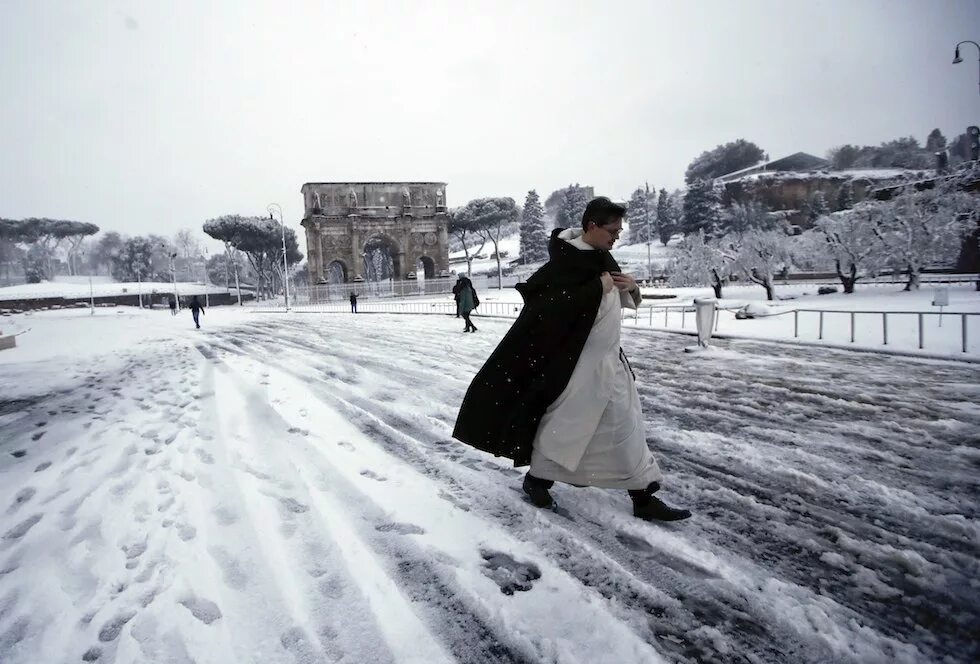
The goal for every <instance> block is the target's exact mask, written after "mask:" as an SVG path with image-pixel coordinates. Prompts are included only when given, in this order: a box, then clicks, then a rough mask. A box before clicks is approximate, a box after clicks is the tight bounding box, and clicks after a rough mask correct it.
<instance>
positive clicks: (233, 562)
mask: <svg viewBox="0 0 980 664" xmlns="http://www.w3.org/2000/svg"><path fill="white" fill-rule="evenodd" d="M208 553H210V554H211V557H212V558H214V561H215V562H216V563H217V564H218V567H220V568H221V576H222V579H223V580H224V582H225V583H226V584H227V585H228V586H229V587H231V588H234V589H235V590H244V589H245V588H246V587H247V586H248V575H247V574H246V573H245V571H244V570H243V569H242V565H241V563H240V562H239V561H238V559H236V558H235V557H234V556H232V555H231V554H230V553H228V551H226V550H225V549H224V548H222V547H220V546H213V547H211V548H209V549H208Z"/></svg>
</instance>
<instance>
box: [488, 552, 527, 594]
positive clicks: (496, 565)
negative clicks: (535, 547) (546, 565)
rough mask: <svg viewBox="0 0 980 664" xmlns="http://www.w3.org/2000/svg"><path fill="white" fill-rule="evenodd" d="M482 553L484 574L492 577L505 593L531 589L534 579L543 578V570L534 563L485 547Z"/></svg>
mask: <svg viewBox="0 0 980 664" xmlns="http://www.w3.org/2000/svg"><path fill="white" fill-rule="evenodd" d="M480 555H481V556H482V557H483V560H484V561H485V562H484V563H483V574H484V576H486V577H487V578H489V579H491V580H492V581H493V582H494V583H496V584H497V586H498V587H499V588H500V592H502V593H503V594H505V595H513V594H514V593H515V592H524V591H527V590H530V589H531V588H532V587H533V585H534V581H537V580H538V579H540V578H541V570H540V569H539V568H538V566H537V565H535V564H534V563H523V562H520V561H518V560H516V559H515V558H513V557H511V556H510V555H508V554H506V553H503V552H502V551H491V550H489V549H483V550H481V551H480Z"/></svg>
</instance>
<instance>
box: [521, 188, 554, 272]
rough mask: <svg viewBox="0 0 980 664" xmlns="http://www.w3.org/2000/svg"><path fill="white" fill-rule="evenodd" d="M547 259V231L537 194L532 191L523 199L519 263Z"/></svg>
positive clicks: (542, 209)
mask: <svg viewBox="0 0 980 664" xmlns="http://www.w3.org/2000/svg"><path fill="white" fill-rule="evenodd" d="M547 258H548V230H547V229H546V228H545V226H544V208H542V207H541V199H540V198H539V197H538V192H537V191H535V190H534V189H532V190H531V191H529V192H527V197H526V198H525V199H524V209H523V211H522V213H521V263H523V264H527V263H537V262H539V261H543V260H546V259H547Z"/></svg>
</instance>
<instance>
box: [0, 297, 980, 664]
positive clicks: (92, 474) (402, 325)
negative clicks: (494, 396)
mask: <svg viewBox="0 0 980 664" xmlns="http://www.w3.org/2000/svg"><path fill="white" fill-rule="evenodd" d="M15 318H23V319H24V320H27V317H15ZM7 322H8V320H7V319H5V320H4V321H3V323H4V324H7ZM29 322H30V327H31V331H30V332H27V333H25V334H24V335H22V336H21V337H20V338H19V341H20V345H19V347H18V348H17V349H15V350H13V351H3V352H0V385H2V386H3V395H2V397H0V661H3V662H4V664H14V663H25V664H26V663H30V664H35V663H38V662H71V661H82V660H85V661H99V662H119V663H123V662H126V663H129V662H192V661H196V662H261V663H263V664H266V663H277V662H290V663H292V662H302V663H307V662H333V661H345V662H372V663H375V662H377V663H383V662H423V661H424V662H442V661H445V662H466V663H467V664H469V663H471V662H616V663H618V664H621V663H623V662H630V663H632V662H658V661H679V662H830V661H832V662H861V663H866V662H910V663H911V662H914V663H916V664H918V663H920V662H926V661H949V662H960V661H962V662H968V661H976V658H977V657H978V656H980V647H978V645H977V641H976V637H975V629H974V628H975V627H976V625H977V622H978V620H980V608H978V602H977V599H976V598H977V587H976V579H977V578H978V573H980V566H978V562H977V561H978V548H980V528H978V526H977V522H976V519H977V517H978V500H977V498H978V487H977V483H976V481H975V477H976V473H977V469H978V467H980V453H978V450H977V438H976V431H977V427H978V426H980V407H978V405H977V403H978V401H980V371H978V369H977V368H976V367H975V366H972V365H965V364H960V363H955V362H938V361H925V360H915V359H909V358H890V357H874V358H873V359H869V357H868V356H867V355H861V354H855V353H850V352H846V351H837V350H827V349H808V348H796V347H786V346H778V345H772V344H767V343H764V342H751V341H719V342H718V344H717V350H716V351H715V352H714V353H711V354H703V355H686V354H684V353H682V352H681V349H682V347H683V346H685V345H688V344H689V343H690V342H689V340H688V339H686V338H684V337H681V336H678V335H670V334H651V333H643V334H636V333H633V332H632V331H630V330H628V329H627V330H626V331H625V333H624V346H625V348H626V351H627V353H628V354H629V356H630V359H631V362H632V365H633V368H634V370H635V371H636V374H637V377H638V379H639V384H640V391H641V398H642V401H643V405H644V410H645V413H646V417H647V431H648V440H649V444H650V445H651V447H652V448H653V449H654V450H655V451H656V453H657V455H658V457H659V459H660V461H661V465H662V467H663V468H664V470H665V472H666V474H667V483H666V487H665V489H664V495H665V498H667V499H668V500H670V501H671V502H674V503H676V504H679V505H683V506H686V507H690V508H691V509H692V510H694V512H695V516H694V518H693V519H691V520H689V521H686V522H682V523H677V524H671V525H661V524H647V523H643V522H639V521H637V520H635V519H633V518H632V517H631V516H630V514H629V512H628V500H627V498H626V496H625V494H624V493H622V492H615V491H605V490H597V489H573V488H569V487H560V488H558V489H556V495H557V498H558V500H559V501H560V503H561V507H560V509H559V510H558V511H557V512H550V511H539V510H537V509H535V508H533V507H532V506H531V505H529V504H528V503H527V502H525V501H524V500H523V497H522V495H521V493H520V491H519V480H520V473H519V472H518V471H516V470H514V469H513V468H511V467H509V466H508V464H507V463H506V462H504V461H503V460H499V459H494V458H491V457H488V456H486V455H484V454H482V453H479V452H476V451H474V450H472V449H470V448H468V447H466V446H463V445H461V444H459V443H457V442H455V441H453V440H452V438H451V436H450V433H451V430H452V424H453V420H454V418H455V414H456V409H457V406H458V404H459V402H460V400H461V399H462V396H463V393H464V391H465V389H466V386H467V385H468V383H469V380H470V379H471V377H472V376H473V374H474V373H475V371H476V370H477V369H478V368H479V366H480V365H481V364H482V363H483V362H484V360H485V359H486V357H487V356H488V354H489V353H490V352H491V350H492V349H493V348H494V347H495V345H496V343H497V342H498V340H499V339H500V337H501V336H502V335H503V334H504V333H505V332H506V330H507V329H508V327H509V324H510V322H509V321H505V320H484V321H483V322H482V323H480V332H479V333H477V334H473V335H463V334H461V327H462V326H461V325H460V323H459V321H457V320H456V319H455V318H450V317H438V316H404V315H402V316H392V315H358V316H352V315H349V314H336V315H309V314H291V315H288V316H283V315H274V314H258V313H252V314H251V315H249V313H248V312H243V311H241V310H239V309H237V308H233V307H225V308H220V309H215V310H213V311H212V310H209V312H208V316H207V317H206V318H205V319H204V321H203V323H204V329H202V330H200V331H195V330H192V329H191V324H190V320H189V315H186V314H185V315H183V316H178V317H176V318H171V317H170V315H169V312H159V311H158V312H148V311H145V312H140V311H130V312H128V313H126V314H118V313H113V312H109V311H99V312H97V315H96V316H88V315H87V312H45V313H38V314H34V315H33V316H31V317H30V318H29ZM85 340H88V343H86V342H85ZM53 376H57V377H58V378H57V380H54V379H53V378H52V377H53ZM944 658H945V659H944Z"/></svg>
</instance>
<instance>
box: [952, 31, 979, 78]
mask: <svg viewBox="0 0 980 664" xmlns="http://www.w3.org/2000/svg"><path fill="white" fill-rule="evenodd" d="M963 44H973V45H974V46H976V47H977V51H978V54H977V63H978V65H980V44H978V43H976V42H975V41H970V40H967V41H961V42H960V43H959V44H957V45H956V51H955V52H954V53H953V64H954V65H958V64H959V63H961V62H963V58H961V57H960V46H962V45H963ZM978 69H980V67H978ZM978 84H980V78H978Z"/></svg>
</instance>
